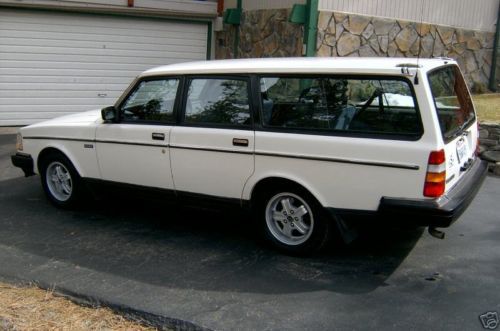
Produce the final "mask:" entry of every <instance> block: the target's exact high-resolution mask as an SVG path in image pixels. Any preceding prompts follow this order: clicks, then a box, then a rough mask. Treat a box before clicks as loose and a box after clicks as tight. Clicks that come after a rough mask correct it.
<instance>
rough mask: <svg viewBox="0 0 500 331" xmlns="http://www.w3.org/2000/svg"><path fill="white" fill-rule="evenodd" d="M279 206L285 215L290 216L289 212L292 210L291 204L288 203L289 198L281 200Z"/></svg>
mask: <svg viewBox="0 0 500 331" xmlns="http://www.w3.org/2000/svg"><path fill="white" fill-rule="evenodd" d="M281 205H282V206H283V209H284V210H285V211H286V213H287V215H290V212H291V211H292V210H293V207H292V204H291V203H290V198H286V199H281Z"/></svg>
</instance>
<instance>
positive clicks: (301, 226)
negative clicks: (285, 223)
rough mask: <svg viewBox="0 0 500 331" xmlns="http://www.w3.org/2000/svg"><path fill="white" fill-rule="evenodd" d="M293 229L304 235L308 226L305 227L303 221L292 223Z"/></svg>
mask: <svg viewBox="0 0 500 331" xmlns="http://www.w3.org/2000/svg"><path fill="white" fill-rule="evenodd" d="M293 224H295V228H296V229H297V231H299V232H300V233H301V234H306V233H307V231H309V226H307V225H306V224H305V223H304V221H303V220H300V221H298V222H294V223H293Z"/></svg>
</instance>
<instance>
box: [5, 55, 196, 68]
mask: <svg viewBox="0 0 500 331" xmlns="http://www.w3.org/2000/svg"><path fill="white" fill-rule="evenodd" d="M43 55H46V56H45V60H44V61H40V62H59V61H67V62H79V63H80V62H81V63H101V64H103V63H113V64H135V63H138V62H139V63H140V64H142V65H143V67H144V66H146V65H149V66H155V65H156V66H159V65H162V64H163V63H164V60H163V59H164V58H180V57H184V59H190V60H195V59H199V58H200V54H197V53H187V52H186V53H185V52H169V53H167V54H165V55H164V57H163V58H161V57H148V56H141V57H138V56H137V57H133V56H106V55H75V54H64V55H62V54H45V53H38V54H26V53H2V52H0V61H9V60H11V61H14V60H16V61H36V60H39V59H40V57H41V56H43Z"/></svg>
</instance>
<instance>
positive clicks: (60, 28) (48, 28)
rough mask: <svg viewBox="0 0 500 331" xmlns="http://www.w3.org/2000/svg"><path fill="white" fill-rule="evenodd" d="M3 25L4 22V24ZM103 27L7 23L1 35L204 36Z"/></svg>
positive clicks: (194, 33)
mask: <svg viewBox="0 0 500 331" xmlns="http://www.w3.org/2000/svg"><path fill="white" fill-rule="evenodd" d="M4 25H5V24H4ZM103 30H104V28H103V27H98V26H85V27H82V26H75V25H47V24H30V23H9V25H8V27H7V28H5V29H4V32H3V34H2V36H8V35H9V31H22V32H25V33H31V32H35V31H38V32H58V33H63V34H82V33H83V32H84V33H85V34H100V35H103V36H110V38H109V39H110V40H112V37H113V36H128V37H133V38H134V37H135V38H137V37H161V38H165V37H175V36H179V35H183V36H186V38H188V39H195V40H203V39H204V38H203V37H202V36H200V35H199V32H196V31H189V30H185V31H184V30H179V31H172V30H154V29H151V30H146V29H134V28H132V27H130V26H129V27H128V28H122V29H114V28H106V29H105V30H104V31H103Z"/></svg>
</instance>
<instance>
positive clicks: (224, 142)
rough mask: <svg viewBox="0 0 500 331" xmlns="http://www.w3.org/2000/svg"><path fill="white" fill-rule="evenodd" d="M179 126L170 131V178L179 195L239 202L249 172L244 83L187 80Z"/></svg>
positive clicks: (250, 155)
mask: <svg viewBox="0 0 500 331" xmlns="http://www.w3.org/2000/svg"><path fill="white" fill-rule="evenodd" d="M184 86H185V90H184V91H185V92H184V96H183V102H182V105H183V111H182V113H181V119H180V125H178V126H176V127H174V128H172V132H171V138H170V146H171V151H170V153H171V154H170V155H171V162H172V173H173V177H174V182H175V188H176V190H177V192H178V193H179V194H182V193H187V192H189V193H197V194H203V195H210V196H216V197H222V198H235V199H240V198H241V194H242V191H243V187H244V185H245V182H246V181H247V179H248V178H249V177H250V176H251V175H252V173H253V171H254V131H253V126H252V120H253V116H252V111H251V105H250V100H251V98H250V80H249V79H248V78H247V77H241V76H240V77H220V76H219V77H213V76H208V77H207V76H205V77H187V78H186V81H185V85H184Z"/></svg>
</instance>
